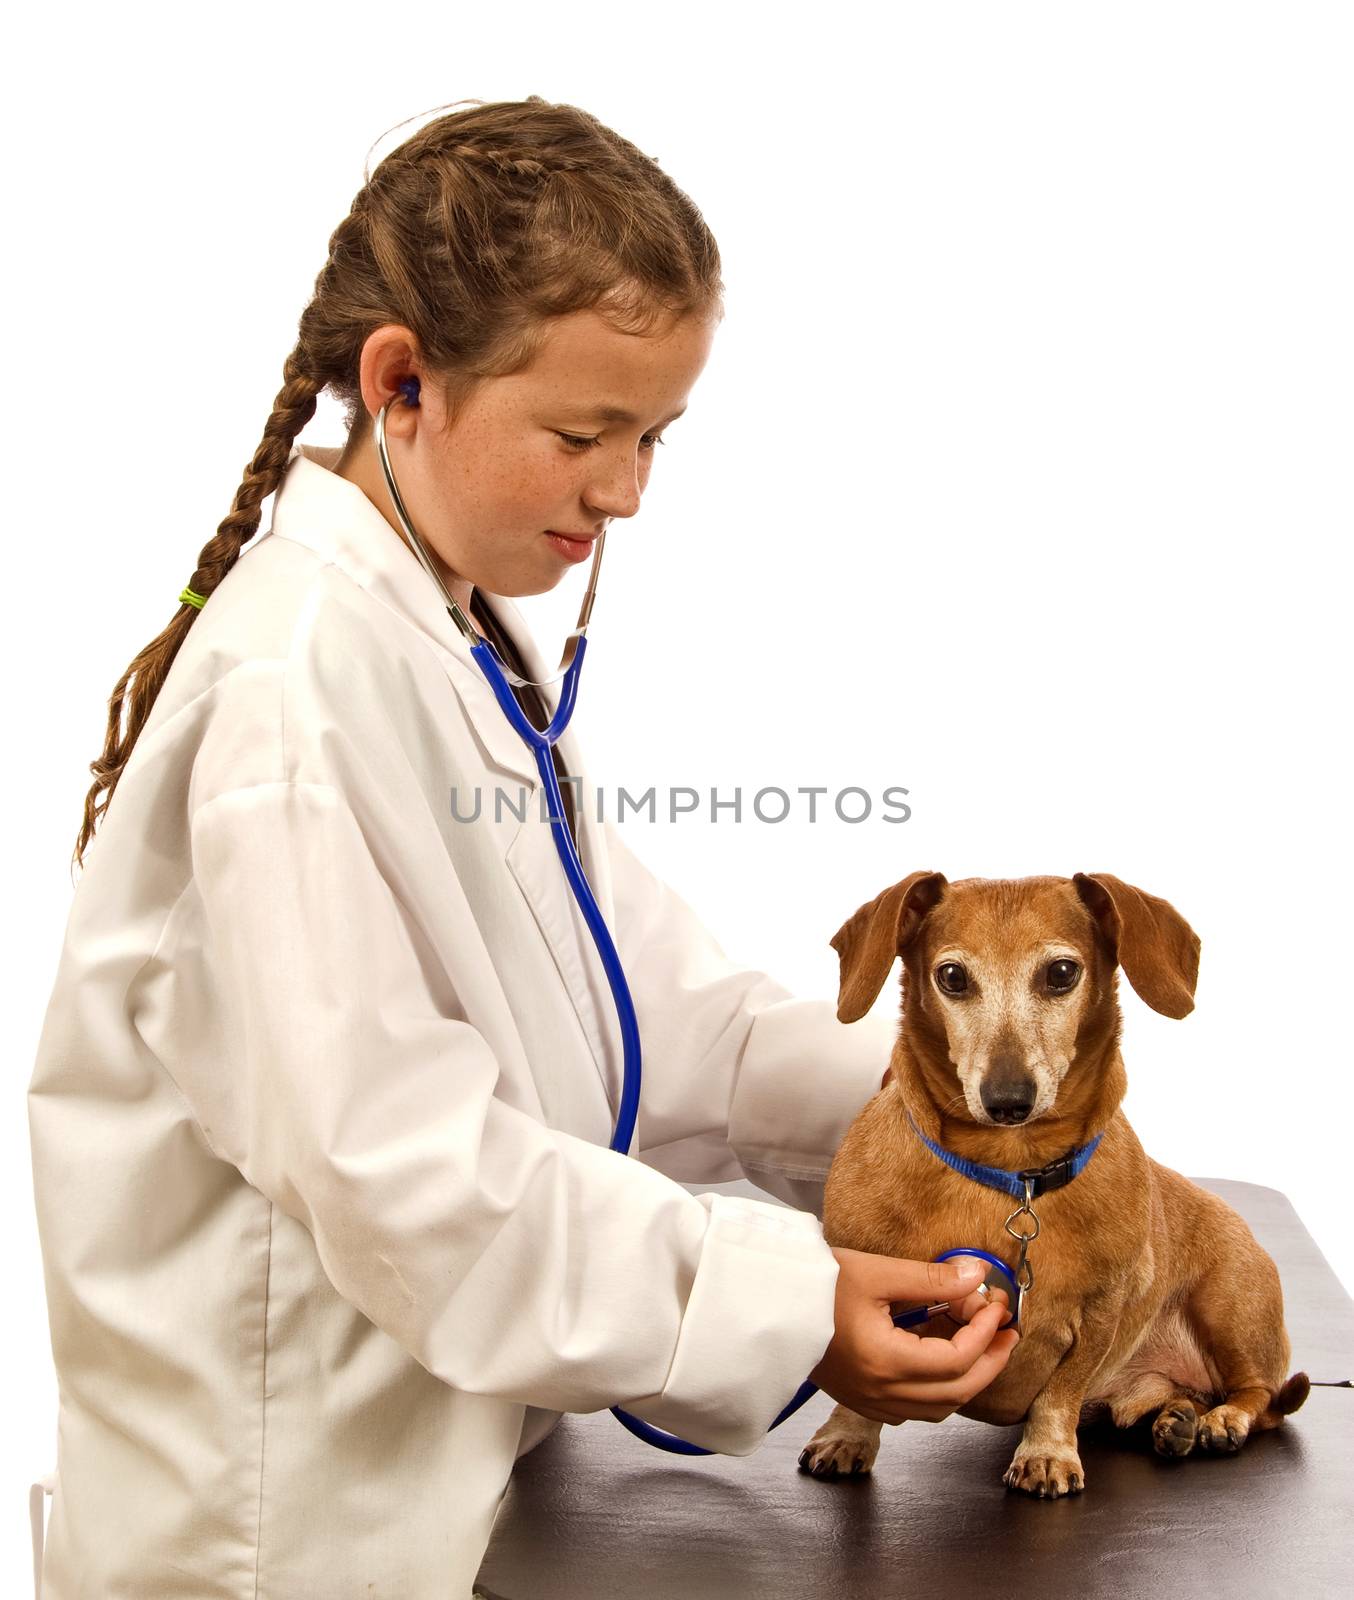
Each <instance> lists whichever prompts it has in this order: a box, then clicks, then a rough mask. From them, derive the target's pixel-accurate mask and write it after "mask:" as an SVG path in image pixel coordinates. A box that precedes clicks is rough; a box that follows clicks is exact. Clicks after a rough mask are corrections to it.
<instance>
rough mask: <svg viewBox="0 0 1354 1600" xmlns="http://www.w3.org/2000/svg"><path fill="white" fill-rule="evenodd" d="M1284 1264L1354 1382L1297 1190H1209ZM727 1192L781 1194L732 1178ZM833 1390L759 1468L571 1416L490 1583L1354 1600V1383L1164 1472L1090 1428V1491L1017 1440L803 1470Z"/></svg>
mask: <svg viewBox="0 0 1354 1600" xmlns="http://www.w3.org/2000/svg"><path fill="white" fill-rule="evenodd" d="M1193 1181H1194V1182H1195V1183H1197V1184H1199V1185H1200V1186H1201V1187H1203V1188H1205V1189H1209V1190H1211V1191H1212V1192H1213V1193H1214V1194H1217V1195H1220V1196H1222V1198H1223V1199H1224V1200H1226V1201H1227V1202H1228V1204H1229V1205H1231V1206H1233V1207H1234V1208H1235V1209H1236V1210H1237V1211H1239V1212H1240V1213H1241V1215H1242V1216H1243V1217H1244V1218H1245V1219H1246V1221H1247V1223H1248V1224H1249V1225H1250V1227H1251V1229H1252V1231H1253V1232H1254V1234H1255V1236H1256V1238H1257V1239H1258V1240H1259V1242H1260V1243H1261V1245H1263V1246H1264V1248H1265V1249H1266V1250H1268V1251H1269V1253H1270V1255H1272V1256H1273V1257H1274V1260H1275V1261H1276V1262H1277V1263H1278V1266H1279V1272H1280V1276H1281V1278H1282V1281H1283V1289H1284V1311H1285V1319H1284V1320H1285V1322H1286V1324H1287V1326H1288V1331H1289V1335H1290V1337H1291V1339H1292V1342H1293V1363H1292V1368H1291V1370H1294V1371H1297V1370H1303V1371H1305V1372H1306V1373H1307V1375H1308V1376H1309V1377H1310V1378H1312V1379H1314V1380H1315V1379H1344V1378H1350V1377H1354V1301H1351V1299H1350V1297H1349V1295H1348V1294H1347V1293H1346V1292H1345V1290H1344V1289H1343V1288H1342V1287H1341V1285H1340V1283H1339V1281H1338V1280H1337V1279H1336V1277H1335V1274H1334V1273H1333V1272H1332V1270H1331V1268H1330V1265H1329V1263H1328V1262H1327V1261H1326V1259H1325V1257H1324V1256H1323V1255H1322V1254H1321V1252H1320V1251H1319V1250H1318V1248H1317V1246H1316V1244H1315V1242H1314V1241H1313V1240H1312V1238H1311V1235H1310V1234H1309V1233H1308V1232H1307V1230H1306V1229H1305V1228H1304V1227H1303V1225H1302V1223H1301V1222H1300V1221H1299V1219H1298V1216H1297V1213H1296V1212H1295V1211H1294V1210H1293V1207H1292V1206H1291V1205H1290V1203H1289V1201H1288V1199H1287V1198H1286V1197H1285V1196H1284V1195H1283V1194H1281V1193H1280V1192H1279V1191H1278V1190H1277V1189H1266V1188H1262V1187H1260V1186H1258V1185H1255V1184H1248V1183H1234V1182H1229V1181H1226V1180H1221V1179H1211V1178H1195V1179H1194V1180H1193ZM718 1187H719V1188H720V1189H721V1190H722V1191H723V1192H725V1193H746V1194H749V1195H752V1196H754V1197H758V1196H760V1197H761V1198H766V1197H765V1196H764V1195H761V1191H760V1190H757V1189H754V1188H752V1187H751V1186H750V1185H719V1186H718ZM832 1404H833V1402H832V1399H831V1397H830V1396H828V1395H825V1394H816V1395H814V1397H813V1398H812V1399H811V1400H810V1401H809V1402H808V1403H807V1404H806V1405H804V1406H802V1407H801V1408H800V1409H799V1411H797V1412H796V1413H795V1414H794V1415H793V1416H792V1417H789V1418H788V1419H787V1420H786V1421H785V1422H784V1423H783V1424H782V1425H781V1427H779V1428H776V1429H773V1430H772V1432H771V1433H770V1434H769V1435H768V1437H767V1441H766V1443H765V1444H764V1445H763V1446H762V1448H761V1449H760V1450H758V1451H757V1452H756V1453H755V1454H754V1455H751V1456H745V1457H731V1456H718V1455H714V1456H698V1457H682V1456H675V1455H671V1454H669V1453H667V1452H665V1451H661V1450H655V1449H653V1448H652V1447H651V1446H649V1445H646V1444H644V1443H643V1442H642V1441H641V1440H639V1439H636V1438H634V1437H633V1436H632V1435H631V1434H629V1433H628V1432H626V1430H625V1429H624V1428H622V1426H621V1425H620V1423H619V1422H617V1420H616V1419H615V1418H614V1417H613V1416H612V1415H611V1413H610V1412H609V1411H600V1412H595V1413H593V1414H591V1415H587V1416H583V1415H569V1416H566V1417H565V1418H564V1420H563V1421H562V1422H561V1423H560V1425H559V1426H558V1428H556V1430H555V1432H554V1433H553V1434H552V1435H551V1436H550V1437H549V1438H548V1439H546V1440H545V1441H544V1442H543V1443H542V1444H540V1445H538V1446H537V1447H536V1449H535V1450H533V1451H531V1452H530V1453H529V1454H527V1455H526V1456H524V1457H523V1458H522V1459H521V1461H520V1462H519V1463H518V1465H517V1469H516V1471H515V1473H514V1475H513V1481H512V1484H511V1486H510V1487H509V1490H508V1495H507V1498H506V1499H505V1501H504V1504H503V1510H502V1512H501V1513H500V1515H499V1520H498V1522H497V1524H496V1525H495V1528H494V1535H493V1539H492V1541H491V1543H490V1545H489V1548H488V1550H487V1552H486V1554H485V1559H484V1564H483V1566H482V1568H481V1571H480V1577H479V1580H478V1584H479V1588H480V1589H481V1590H482V1591H483V1592H484V1594H485V1595H486V1596H487V1597H489V1600H763V1597H765V1600H801V1597H804V1596H810V1595H812V1596H815V1597H820V1596H821V1597H827V1600H876V1597H878V1600H885V1597H888V1600H892V1597H895V1596H898V1597H902V1596H929V1595H932V1594H934V1593H936V1592H937V1591H940V1592H941V1593H942V1594H943V1595H944V1596H945V1600H956V1597H958V1596H963V1595H973V1596H975V1597H976V1596H978V1595H980V1594H982V1595H986V1594H996V1595H999V1596H1001V1600H1024V1597H1026V1596H1029V1597H1036V1596H1039V1597H1043V1596H1061V1595H1067V1596H1069V1597H1071V1596H1076V1597H1077V1600H1095V1597H1098V1596H1106V1597H1109V1596H1113V1597H1115V1600H1120V1597H1133V1596H1148V1595H1150V1596H1152V1597H1153V1600H1162V1597H1165V1596H1170V1597H1173V1600H1174V1597H1178V1600H1200V1597H1212V1596H1218V1597H1223V1596H1226V1597H1227V1600H1268V1597H1269V1596H1279V1595H1284V1596H1290V1595H1302V1596H1305V1597H1323V1600H1324V1597H1325V1596H1336V1595H1339V1596H1344V1595H1347V1594H1352V1593H1354V1389H1344V1388H1313V1390H1312V1392H1311V1394H1310V1396H1309V1397H1308V1399H1307V1402H1306V1404H1305V1405H1304V1406H1303V1407H1302V1409H1301V1410H1300V1411H1297V1412H1295V1413H1294V1414H1293V1415H1292V1416H1291V1417H1289V1418H1288V1419H1286V1421H1285V1422H1284V1423H1283V1425H1282V1426H1281V1427H1280V1428H1277V1429H1276V1430H1274V1431H1273V1432H1271V1433H1264V1434H1258V1435H1256V1436H1254V1437H1253V1438H1252V1439H1250V1440H1249V1441H1248V1442H1247V1443H1246V1445H1245V1446H1244V1448H1243V1449H1242V1450H1241V1451H1240V1452H1239V1454H1237V1455H1235V1456H1213V1455H1210V1454H1207V1453H1205V1452H1200V1451H1198V1450H1196V1451H1194V1452H1193V1453H1192V1454H1191V1455H1189V1456H1187V1457H1186V1458H1185V1459H1184V1460H1181V1461H1165V1460H1163V1459H1161V1458H1160V1457H1158V1456H1156V1455H1155V1454H1154V1452H1153V1451H1152V1448H1151V1441H1150V1438H1149V1437H1148V1436H1147V1433H1146V1427H1145V1426H1142V1425H1140V1428H1139V1429H1131V1430H1127V1431H1120V1430H1116V1429H1114V1428H1113V1427H1112V1426H1110V1427H1102V1426H1095V1427H1084V1428H1083V1429H1082V1431H1081V1433H1080V1435H1079V1436H1078V1448H1079V1450H1080V1453H1081V1458H1082V1461H1083V1463H1084V1465H1085V1468H1086V1481H1087V1487H1086V1489H1085V1491H1084V1492H1083V1493H1082V1494H1079V1495H1072V1496H1069V1497H1066V1498H1062V1499H1058V1500H1042V1501H1041V1500H1038V1499H1031V1498H1029V1497H1028V1496H1026V1495H1024V1494H1021V1493H1019V1492H1018V1491H1014V1490H1008V1489H1006V1488H1005V1487H1004V1486H1003V1484H1002V1481H1001V1478H1002V1473H1003V1472H1004V1471H1005V1470H1006V1467H1007V1464H1008V1462H1009V1461H1010V1458H1011V1455H1012V1453H1013V1451H1014V1449H1015V1446H1016V1443H1017V1442H1018V1440H1019V1438H1020V1429H1019V1428H1018V1427H1011V1428H997V1427H992V1426H990V1425H989V1424H986V1423H981V1422H973V1421H970V1420H969V1419H967V1418H965V1417H958V1416H954V1417H950V1418H948V1419H947V1420H946V1421H945V1422H944V1423H942V1424H940V1425H938V1426H933V1425H928V1424H922V1423H914V1424H909V1425H907V1426H903V1427H897V1428H886V1429H885V1430H884V1436H883V1442H882V1447H881V1449H880V1452H879V1459H878V1460H877V1461H876V1463H875V1466H874V1470H873V1472H872V1473H870V1474H869V1475H867V1476H865V1477H863V1478H857V1479H854V1480H853V1479H841V1480H838V1481H836V1482H833V1483H824V1482H820V1481H819V1480H817V1479H815V1478H812V1477H810V1476H808V1475H807V1474H805V1473H801V1472H800V1471H798V1470H797V1458H798V1454H799V1451H800V1449H801V1448H802V1447H803V1445H804V1443H805V1442H806V1441H807V1439H808V1438H809V1436H810V1435H811V1434H812V1433H813V1432H814V1430H815V1429H816V1428H817V1427H818V1425H819V1423H820V1422H822V1420H823V1419H824V1418H825V1417H826V1416H827V1413H828V1412H829V1411H830V1410H831V1408H832Z"/></svg>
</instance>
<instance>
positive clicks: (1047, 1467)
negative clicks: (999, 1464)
mask: <svg viewBox="0 0 1354 1600" xmlns="http://www.w3.org/2000/svg"><path fill="white" fill-rule="evenodd" d="M1002 1482H1003V1483H1004V1484H1005V1485H1006V1487H1007V1488H1008V1489H1022V1490H1023V1491H1024V1492H1025V1493H1026V1494H1034V1495H1038V1496H1039V1498H1040V1499H1041V1500H1056V1499H1057V1498H1058V1496H1059V1495H1064V1494H1080V1493H1081V1491H1082V1490H1083V1489H1084V1488H1085V1486H1086V1478H1085V1474H1084V1472H1083V1470H1082V1465H1081V1457H1080V1456H1079V1455H1077V1454H1076V1453H1075V1452H1074V1453H1073V1454H1072V1455H1070V1456H1064V1455H1056V1456H1051V1455H1028V1456H1023V1455H1020V1454H1018V1453H1017V1455H1016V1457H1015V1459H1014V1460H1013V1461H1012V1462H1011V1465H1010V1466H1009V1467H1007V1469H1006V1475H1005V1477H1003V1479H1002Z"/></svg>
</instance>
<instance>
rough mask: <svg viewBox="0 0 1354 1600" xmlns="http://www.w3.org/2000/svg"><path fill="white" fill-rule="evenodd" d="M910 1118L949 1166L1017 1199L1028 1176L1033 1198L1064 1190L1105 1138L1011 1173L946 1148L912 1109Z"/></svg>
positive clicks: (914, 1128)
mask: <svg viewBox="0 0 1354 1600" xmlns="http://www.w3.org/2000/svg"><path fill="white" fill-rule="evenodd" d="M903 1109H904V1110H906V1109H907V1108H906V1107H904V1108H903ZM907 1120H908V1121H909V1122H911V1123H912V1131H913V1132H914V1133H915V1134H916V1135H917V1137H918V1138H919V1139H920V1140H921V1142H922V1143H923V1144H924V1145H925V1146H926V1148H927V1149H928V1150H930V1151H931V1152H932V1154H933V1155H937V1156H939V1157H940V1159H941V1160H942V1161H943V1162H944V1163H945V1164H946V1165H947V1166H950V1167H953V1168H954V1170H955V1171H956V1172H961V1173H963V1175H964V1176H965V1177H966V1178H973V1179H974V1180H975V1181H976V1182H978V1183H985V1184H986V1185H987V1187H988V1188H989V1189H1003V1190H1005V1192H1006V1193H1007V1194H1010V1195H1014V1196H1015V1198H1016V1199H1017V1200H1023V1199H1024V1198H1025V1179H1026V1178H1030V1179H1032V1180H1033V1183H1034V1187H1033V1189H1032V1190H1031V1197H1032V1198H1034V1199H1038V1197H1039V1196H1040V1195H1041V1194H1047V1193H1048V1191H1049V1190H1050V1189H1061V1188H1062V1187H1063V1185H1064V1184H1068V1183H1071V1181H1072V1179H1073V1178H1075V1177H1076V1175H1077V1174H1078V1173H1079V1172H1080V1171H1081V1170H1082V1168H1083V1167H1085V1165H1086V1164H1087V1162H1088V1161H1090V1159H1091V1157H1092V1156H1093V1155H1094V1154H1095V1151H1096V1146H1097V1145H1098V1144H1099V1143H1100V1141H1101V1140H1102V1139H1103V1138H1104V1137H1105V1135H1104V1134H1103V1133H1098V1134H1096V1136H1095V1138H1094V1139H1092V1140H1091V1142H1090V1144H1084V1145H1082V1147H1081V1149H1080V1150H1069V1151H1068V1153H1067V1154H1066V1155H1065V1156H1059V1157H1058V1159H1057V1160H1056V1161H1050V1162H1049V1163H1048V1165H1047V1166H1045V1167H1029V1168H1026V1169H1024V1170H1023V1171H1020V1172H1008V1171H1007V1170H1006V1169H1005V1167H985V1166H983V1164H982V1163H981V1162H980V1161H969V1160H968V1159H967V1158H966V1157H964V1156H957V1155H955V1153H954V1151H953V1150H946V1149H945V1148H944V1147H943V1146H941V1145H938V1144H937V1143H936V1142H935V1140H934V1139H928V1138H927V1137H926V1135H925V1134H924V1133H923V1132H922V1131H921V1129H920V1128H919V1127H918V1126H917V1124H916V1123H915V1122H912V1113H911V1112H910V1111H908V1112H907Z"/></svg>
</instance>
